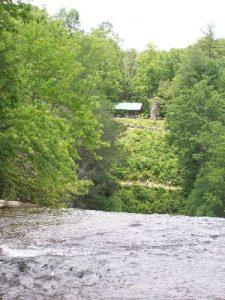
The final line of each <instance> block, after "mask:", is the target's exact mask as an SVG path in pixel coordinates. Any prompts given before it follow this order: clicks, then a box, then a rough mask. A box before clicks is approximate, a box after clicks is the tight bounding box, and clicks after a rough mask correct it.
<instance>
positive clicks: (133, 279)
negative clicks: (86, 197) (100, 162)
mask: <svg viewBox="0 0 225 300" xmlns="http://www.w3.org/2000/svg"><path fill="white" fill-rule="evenodd" d="M0 299H3V300H6V299H10V300H11V299H29V300H30V299H31V300H33V299H54V300H58V299H85V300H88V299H96V300H98V299H102V300H107V299H111V300H119V299H127V300H128V299H129V300H131V299H133V300H136V299H139V300H141V299H156V300H161V299H163V300H169V299H177V300H193V299H197V300H199V299H204V300H205V299H216V300H219V299H225V220H224V219H218V218H190V217H180V216H179V217H170V216H168V215H137V214H125V213H105V212H96V211H82V210H75V209H68V210H60V211H57V210H42V209H35V210H34V209H33V210H30V211H27V210H21V209H20V210H2V211H0Z"/></svg>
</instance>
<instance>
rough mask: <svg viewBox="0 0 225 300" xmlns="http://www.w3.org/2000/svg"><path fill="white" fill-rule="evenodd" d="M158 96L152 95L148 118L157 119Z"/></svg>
mask: <svg viewBox="0 0 225 300" xmlns="http://www.w3.org/2000/svg"><path fill="white" fill-rule="evenodd" d="M159 107H160V105H159V98H158V97H154V98H153V99H152V105H151V110H150V119H151V120H158V119H159Z"/></svg>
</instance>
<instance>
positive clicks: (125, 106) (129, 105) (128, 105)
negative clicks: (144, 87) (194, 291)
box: [115, 102, 142, 111]
mask: <svg viewBox="0 0 225 300" xmlns="http://www.w3.org/2000/svg"><path fill="white" fill-rule="evenodd" d="M141 108H142V103H138V102H120V103H117V104H115V110H128V111H132V110H133V111H139V110H141Z"/></svg>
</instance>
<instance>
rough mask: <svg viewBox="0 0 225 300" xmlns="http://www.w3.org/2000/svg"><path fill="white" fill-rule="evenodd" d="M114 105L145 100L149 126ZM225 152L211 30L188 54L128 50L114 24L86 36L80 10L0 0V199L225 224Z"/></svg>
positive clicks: (224, 99) (220, 49) (220, 53)
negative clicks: (156, 106)
mask: <svg viewBox="0 0 225 300" xmlns="http://www.w3.org/2000/svg"><path fill="white" fill-rule="evenodd" d="M155 96H157V97H158V98H159V99H160V117H161V120H157V121H154V122H152V121H151V120H149V107H150V105H151V101H152V99H153V97H155ZM117 102H141V103H143V105H144V111H143V113H142V115H141V116H140V119H130V120H129V119H127V120H126V119H125V120H122V119H121V120H118V119H117V118H115V117H114V104H115V103H117ZM138 122H139V123H140V122H143V124H144V126H143V127H144V129H143V128H142V129H141V128H139V127H138V126H139V123H138ZM131 123H132V124H133V126H134V127H135V128H130V127H131V126H130V124H131ZM224 150H225V39H223V38H220V39H217V38H215V32H214V27H213V25H208V26H207V28H206V30H205V32H204V33H203V35H202V38H200V39H199V40H198V41H196V42H195V43H194V44H192V45H190V46H188V47H187V48H183V49H171V50H169V51H162V50H158V49H157V47H156V46H155V45H153V44H149V45H148V46H147V47H146V50H144V51H142V52H137V51H136V50H135V49H129V50H126V51H125V50H123V49H122V48H121V46H120V38H119V37H118V35H117V34H116V33H114V31H113V26H112V24H110V23H109V22H105V23H102V24H99V26H98V27H97V28H95V29H92V30H91V32H85V31H84V30H83V29H82V27H81V24H80V22H79V12H78V11H77V10H75V9H72V10H70V11H67V10H65V9H64V8H62V9H61V10H60V11H59V12H58V13H57V14H56V15H55V16H49V15H48V13H47V12H46V11H45V10H44V9H39V8H37V7H35V6H32V5H31V4H27V3H24V2H23V1H11V0H3V1H1V3H0V199H5V200H18V201H22V202H29V203H32V204H35V205H39V206H48V207H67V206H70V207H71V206H72V207H79V208H88V209H100V210H108V211H127V212H139V213H169V214H185V215H194V216H217V217H225V155H224ZM150 183H151V184H150Z"/></svg>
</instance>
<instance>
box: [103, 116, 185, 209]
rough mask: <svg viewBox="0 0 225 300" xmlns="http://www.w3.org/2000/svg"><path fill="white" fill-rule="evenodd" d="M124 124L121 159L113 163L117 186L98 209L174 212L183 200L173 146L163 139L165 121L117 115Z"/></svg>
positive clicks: (180, 206) (165, 132)
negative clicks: (117, 162) (125, 128)
mask: <svg viewBox="0 0 225 300" xmlns="http://www.w3.org/2000/svg"><path fill="white" fill-rule="evenodd" d="M116 120H117V121H118V122H120V123H122V124H124V125H125V126H126V127H127V130H126V131H125V133H124V134H123V135H122V136H121V137H120V139H119V143H120V146H121V149H122V160H121V161H120V163H119V164H116V165H114V167H113V175H114V177H115V178H116V179H117V182H118V184H119V189H118V190H117V191H116V192H115V193H114V195H113V196H112V197H111V198H110V200H109V199H106V200H105V201H102V200H101V204H100V209H104V210H114V211H128V212H139V213H177V212H178V211H179V210H180V209H181V208H183V204H182V201H181V200H180V199H181V195H180V191H181V189H180V187H179V184H180V182H181V178H180V174H179V171H178V161H177V157H176V155H175V149H174V148H171V147H169V146H168V144H167V143H166V142H165V138H166V134H167V131H166V130H165V121H163V120H159V121H152V120H149V119H129V118H117V119H116Z"/></svg>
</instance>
